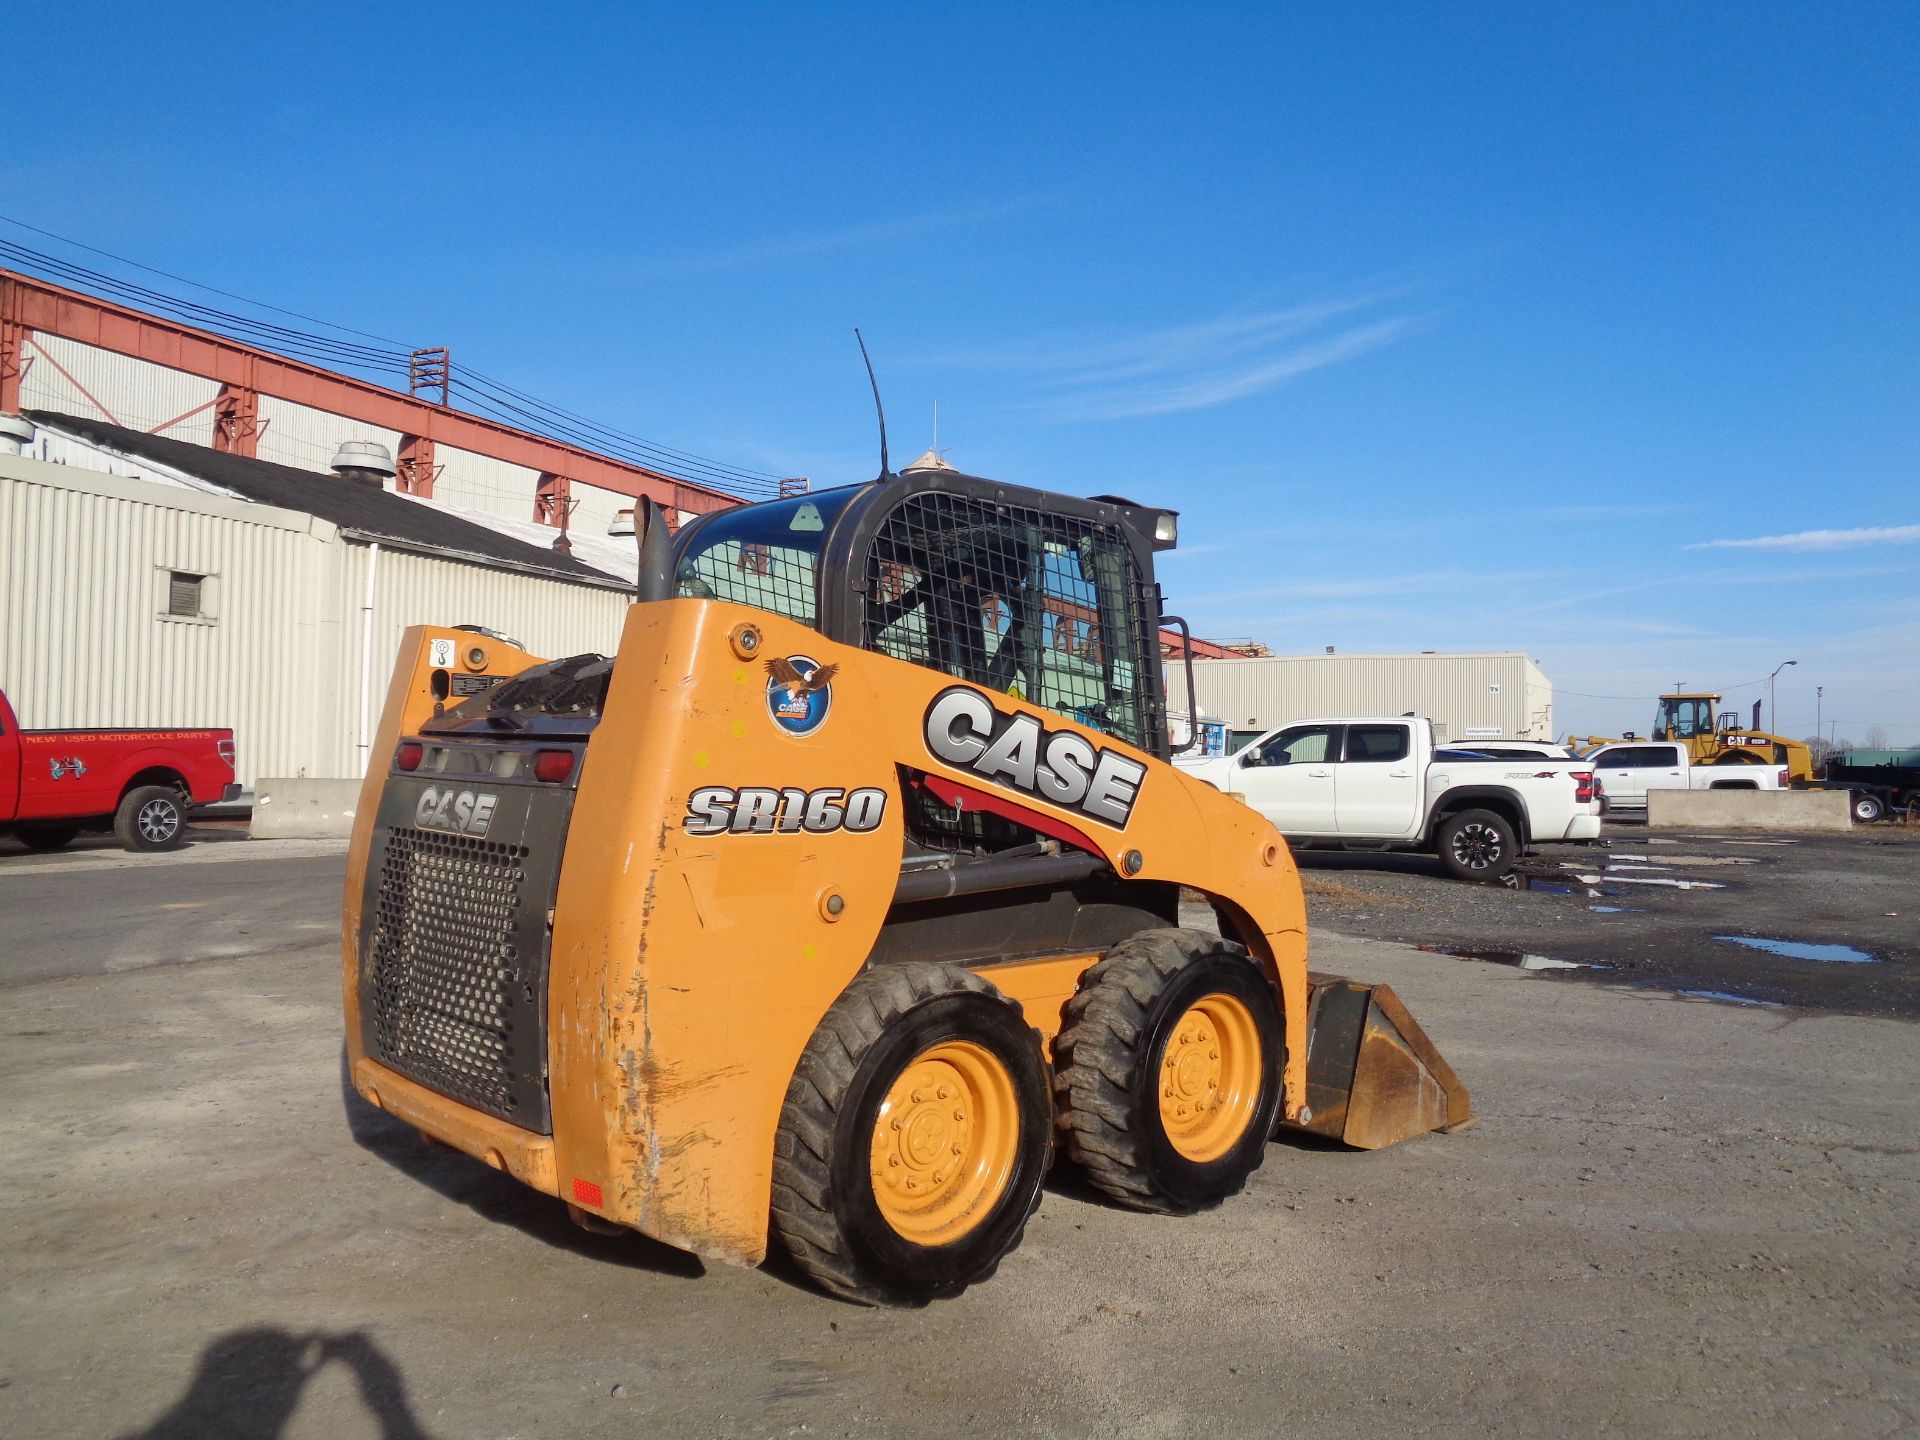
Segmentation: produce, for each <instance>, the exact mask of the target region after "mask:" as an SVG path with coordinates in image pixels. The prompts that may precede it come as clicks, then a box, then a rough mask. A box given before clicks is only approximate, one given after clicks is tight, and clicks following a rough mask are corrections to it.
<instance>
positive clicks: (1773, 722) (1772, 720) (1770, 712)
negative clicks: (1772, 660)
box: [1767, 660, 1800, 735]
mask: <svg viewBox="0 0 1920 1440" xmlns="http://www.w3.org/2000/svg"><path fill="white" fill-rule="evenodd" d="M1799 663H1800V662H1799V661H1798V660H1782V661H1781V662H1780V663H1779V664H1778V665H1776V666H1774V667H1773V674H1772V675H1769V676H1768V677H1767V730H1768V733H1770V734H1773V735H1778V734H1779V733H1780V730H1779V725H1780V716H1779V715H1778V714H1777V713H1776V712H1775V710H1774V706H1773V698H1774V684H1773V682H1774V680H1775V679H1776V678H1777V677H1778V676H1779V674H1780V672H1781V671H1782V670H1784V669H1786V668H1787V666H1789V665H1798V664H1799Z"/></svg>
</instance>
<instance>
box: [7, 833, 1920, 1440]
mask: <svg viewBox="0 0 1920 1440" xmlns="http://www.w3.org/2000/svg"><path fill="white" fill-rule="evenodd" d="M259 853H262V852H256V851H253V850H252V849H251V848H248V849H244V850H243V849H240V848H235V849H234V850H233V852H232V854H233V857H234V858H233V859H232V861H230V862H229V861H219V862H208V861H199V862H188V861H186V860H185V859H180V860H177V861H174V862H165V861H162V862H160V863H142V864H138V865H134V866H127V867H118V868H114V869H102V870H100V871H98V872H93V871H73V870H65V871H59V870H53V871H51V872H50V873H43V874H39V875H35V874H31V873H29V870H30V869H32V868H37V862H36V863H35V865H34V866H31V867H28V868H23V869H21V870H18V871H15V870H11V869H9V868H8V866H7V865H6V864H5V863H0V914H4V915H5V923H6V925H7V927H8V928H7V929H6V931H5V940H4V944H5V946H6V950H5V964H6V965H7V966H8V967H13V968H16V970H17V967H18V966H20V965H21V964H22V963H23V959H22V957H23V955H24V957H25V960H24V963H25V964H28V965H44V964H45V962H43V961H40V960H39V959H37V958H36V956H37V952H38V951H39V950H40V949H41V948H44V946H45V945H47V944H49V943H51V944H56V945H59V946H65V945H66V943H67V942H66V941H65V940H64V939H60V940H55V939H53V937H57V936H61V935H62V933H63V932H64V931H65V930H67V929H68V928H70V927H73V926H76V925H83V926H94V925H98V926H100V927H101V928H100V930H99V931H98V932H97V933H99V934H100V935H102V936H105V935H109V934H111V933H113V932H114V930H115V929H116V928H117V927H124V926H126V925H128V924H136V923H141V922H142V921H144V922H146V924H147V928H146V929H145V930H144V931H143V932H142V933H144V934H146V935H148V936H149V946H150V949H151V950H152V952H153V953H154V954H156V955H170V956H174V957H176V958H175V959H174V960H173V961H172V962H171V963H169V962H167V961H165V960H156V961H155V962H154V963H148V964H141V965H137V966H135V967H134V968H130V969H120V970H115V971H112V972H106V971H105V970H104V966H102V965H97V964H93V963H91V962H89V961H86V960H85V959H84V958H72V957H70V958H69V960H68V961H66V962H63V966H55V967H52V968H54V969H56V970H59V971H60V973H61V974H62V975H63V978H58V979H43V980H37V981H35V980H24V979H20V978H19V977H18V975H17V974H16V977H15V983H13V984H11V985H10V986H9V987H7V988H5V989H0V1035H4V1036H5V1042H4V1044H3V1045H0V1105H4V1107H5V1111H6V1113H7V1115H8V1117H9V1123H8V1124H7V1126H6V1127H4V1129H0V1176H3V1177H4V1179H0V1226H4V1227H5V1233H6V1234H7V1235H8V1237H9V1240H10V1242H11V1243H9V1244H8V1245H7V1246H5V1247H0V1434H8V1435H21V1436H34V1437H64V1436H106V1435H112V1436H126V1437H142V1440H185V1437H201V1436H209V1437H212V1436H226V1435H237V1436H245V1437H249V1440H301V1437H308V1436H327V1437H340V1440H356V1437H371V1436H389V1437H391V1436H400V1437H409V1440H423V1437H429V1436H431V1437H440V1440H452V1437H470V1436H471V1437H500V1440H509V1437H520V1440H525V1437H536V1436H538V1437H555V1440H560V1437H566V1440H572V1437H596V1436H608V1437H612V1436H620V1437H631V1436H640V1435H661V1436H668V1435H671V1436H683V1435H684V1436H787V1435H824V1436H853V1437H883V1436H900V1435H929V1436H931V1435H938V1436H953V1435H957V1434H971V1435H995V1436H999V1435H1033V1436H1060V1437H1069V1436H1072V1437H1079V1436H1109V1435H1112V1436H1136V1435H1137V1436H1156V1437H1158V1436H1167V1437H1172V1436H1180V1437H1187V1436H1191V1435H1194V1434H1196V1433H1198V1434H1214V1435H1223V1436H1228V1435H1269V1434H1279V1433H1296V1432H1297V1433H1305V1434H1315V1435H1327V1436H1367V1437H1373V1436H1380V1435H1438V1436H1454V1435H1460V1436H1487V1435H1513V1436H1533V1435H1562V1434H1600V1433H1606V1434H1622V1435H1656V1434H1658V1435H1666V1434H1684V1435H1710V1436H1721V1435H1725V1436H1748V1435H1781V1436H1787V1435H1792V1436H1795V1437H1807V1436H1849V1437H1851V1436H1863V1435H1898V1434H1912V1433H1915V1432H1916V1427H1920V1380H1916V1378H1915V1377H1916V1374H1920V1365H1916V1363H1915V1362H1916V1360H1917V1359H1920V1356H1916V1354H1915V1341H1916V1334H1917V1333H1920V1279H1917V1278H1916V1277H1920V1253H1916V1251H1917V1250H1920V1244H1917V1242H1916V1231H1915V1227H1914V1224H1913V1218H1912V1217H1913V1216H1914V1215H1915V1214H1916V1213H1920V1144H1917V1143H1916V1136H1920V1046H1916V1045H1915V1044H1914V1036H1915V1032H1914V1029H1913V1026H1912V1025H1911V1024H1910V1023H1907V1022H1904V1021H1898V1020H1890V1019H1884V1018H1867V1017H1861V1016H1853V1015H1844V1014H1834V1013H1822V1012H1818V1011H1810V1012H1804V1013H1803V1012H1800V1011H1792V1010H1787V1011H1783V1010H1776V1009H1772V1008H1767V1007H1759V1006H1750V1005H1742V1004H1733V1003H1719V1002H1716V1001H1712V1000H1705V999H1693V998H1686V997H1681V996H1677V995H1675V994H1674V993H1673V992H1671V991H1667V990H1663V989H1658V988H1635V986H1634V985H1633V984H1631V983H1627V984H1621V983H1609V982H1607V981H1606V980H1605V979H1604V978H1599V979H1594V980H1591V981H1588V982H1584V983H1575V984H1568V983H1565V981H1564V979H1563V978H1561V976H1562V973H1563V972H1553V971H1531V970H1524V969H1519V968H1515V967H1510V966H1504V965H1494V964H1479V963H1468V962H1462V961H1459V960H1455V959H1453V958H1451V957H1448V956H1444V955H1438V954H1433V953H1427V952H1421V951H1418V950H1415V949H1412V948H1409V947H1407V946H1404V945H1400V944H1395V943H1390V942H1386V941H1381V940H1374V939H1365V938H1356V937H1353V936H1350V935H1342V934H1340V933H1338V932H1337V931H1336V930H1335V929H1333V928H1331V927H1330V926H1329V925H1328V924H1327V923H1326V922H1325V920H1324V919H1322V920H1320V921H1318V922H1316V929H1315V934H1314V959H1315V964H1316V967H1317V968H1322V969H1328V970H1335V971H1339V972H1343V973H1346V974H1350V975H1354V976H1357V977H1361V978H1365V979H1370V980H1376V981H1388V982H1391V983H1392V984H1393V985H1394V986H1395V988H1396V989H1397V990H1398V991H1399V992H1400V994H1401V996H1402V998H1403V999H1404V1000H1406V1002H1407V1003H1408V1005H1409V1007H1410V1008H1411V1009H1412V1011H1413V1013H1414V1014H1415V1015H1416V1016H1417V1017H1418V1018H1419V1019H1420V1021H1421V1022H1422V1024H1423V1025H1424V1026H1425V1028H1426V1029H1427V1031H1428V1032H1429V1034H1430V1035H1431V1036H1432V1037H1433V1038H1434V1040H1435V1041H1436V1043H1437V1044H1438V1045H1439V1046H1440V1047H1441V1049H1442V1050H1443V1051H1444V1052H1445V1053H1446V1055H1447V1056H1448V1058H1449V1059H1450V1060H1451V1061H1452V1063H1453V1064H1454V1066H1455V1067H1456V1068H1457V1069H1458V1070H1459V1072H1460V1073H1461V1075H1462V1077H1463V1078H1464V1079H1465V1080H1466V1081H1467V1083H1468V1084H1469V1085H1470V1086H1471V1087H1472V1088H1473V1093H1474V1109H1475V1112H1476V1114H1477V1115H1478V1117H1479V1123H1478V1124H1477V1125H1476V1127H1475V1128H1473V1129H1471V1130H1469V1131H1467V1132H1465V1133H1464V1134H1459V1135H1453V1136H1429V1137H1425V1138H1422V1139H1419V1140H1415V1141H1411V1142H1408V1143H1406V1144H1403V1145H1400V1146H1396V1147H1394V1148H1392V1149H1389V1150H1384V1151H1379V1152H1375V1153H1372V1154H1359V1153H1355V1152H1349V1151H1345V1150H1341V1149H1338V1148H1335V1147H1331V1146H1326V1145H1321V1144H1315V1143H1307V1142H1299V1141H1285V1142H1280V1143H1276V1144H1274V1145H1272V1146H1270V1147H1269V1150H1268V1155H1267V1160H1266V1163H1265V1165H1264V1166H1263V1168H1262V1169H1261V1170H1260V1171H1259V1172H1258V1173H1257V1174H1256V1175H1255V1176H1254V1177H1253V1179H1252V1181H1251V1182H1250V1184H1249V1185H1248V1187H1247V1189H1246V1191H1245V1192H1244V1193H1242V1194H1241V1195H1238V1196H1236V1197H1234V1198H1232V1199H1230V1200H1229V1201H1228V1202H1227V1203H1226V1204H1224V1205H1223V1206H1221V1207H1220V1208H1219V1209H1217V1210H1214V1211H1211V1212H1209V1213H1206V1214H1203V1215H1198V1216H1193V1217H1187V1218H1168V1217H1156V1216H1143V1215H1138V1214H1133V1213H1130V1212H1125V1211H1120V1210H1117V1209H1114V1208H1112V1207H1111V1206H1109V1205H1107V1204H1105V1203H1104V1202H1103V1201H1101V1200H1100V1199H1099V1198H1098V1196H1097V1195H1095V1194H1094V1193H1093V1192H1091V1191H1090V1190H1089V1189H1087V1187H1085V1186H1084V1185H1083V1184H1081V1183H1080V1182H1079V1181H1078V1180H1077V1179H1076V1178H1075V1176H1074V1174H1073V1172H1072V1170H1071V1168H1070V1167H1067V1166H1065V1165H1064V1164H1063V1165H1062V1166H1061V1167H1059V1168H1058V1169H1057V1170H1056V1175H1055V1178H1054V1180H1053V1181H1052V1183H1051V1184H1050V1186H1049V1189H1048V1192H1047V1194H1046V1196H1045V1197H1044V1199H1043V1201H1042V1204H1041V1207H1040V1210H1039V1212H1038V1214H1037V1215H1036V1217H1035V1219H1034V1221H1033V1223H1032V1225H1031V1226H1030V1227H1029V1230H1028V1234H1027V1239H1026V1242H1025V1244H1024V1245H1023V1246H1022V1247H1021V1248H1020V1249H1019V1250H1018V1251H1016V1252H1015V1253H1014V1254H1013V1255H1011V1256H1010V1257H1008V1259H1007V1261H1006V1262H1005V1263H1004V1264H1003V1265H1002V1266H1001V1267H1000V1270H999V1273H998V1274H997V1275H996V1276H995V1277H994V1278H993V1279H992V1280H991V1281H990V1282H988V1283H986V1284H983V1285H980V1286H977V1287H975V1288H974V1289H973V1290H971V1291H969V1292H968V1293H967V1294H966V1295H964V1296H962V1297H960V1298H958V1299H956V1300H952V1301H947V1302H943V1303H941V1304H937V1305H934V1306H932V1307H929V1308H927V1309H925V1310H920V1311H908V1312H897V1311H871V1310H862V1309H858V1308H854V1307H851V1306H848V1305H845V1304H841V1303H839V1302H836V1301H832V1300H829V1299H827V1298H825V1297H823V1296H821V1295H819V1294H818V1293H817V1292H815V1291H813V1290H811V1289H810V1288H808V1287H807V1286H806V1285H805V1284H804V1283H803V1282H802V1281H801V1280H800V1279H799V1278H798V1277H797V1276H796V1274H795V1273H794V1272H793V1271H792V1269H791V1268H790V1267H788V1266H786V1265H783V1264H780V1263H777V1262H776V1263H774V1264H772V1265H770V1266H769V1267H767V1268H765V1269H762V1270H758V1271H747V1270H733V1269H727V1268H724V1267H716V1266H711V1265H705V1264H703V1263H702V1262H700V1261H698V1260H696V1259H693V1258H692V1257H689V1256H686V1255H684V1254H681V1253H680V1252H677V1251H674V1250H671V1249H668V1248H666V1247H664V1246H660V1245H657V1244H654V1243H652V1242H649V1241H647V1240H645V1239H643V1238H641V1237H638V1236H633V1235H622V1236H613V1237H599V1236H590V1235H587V1234H584V1233H582V1232H580V1231H578V1230H576V1229H574V1228H573V1227H572V1226H571V1224H570V1223H569V1222H568V1221H567V1219H566V1218H565V1213H564V1210H563V1209H562V1207H561V1206H560V1205H559V1204H558V1203H557V1202H555V1201H552V1200H550V1199H548V1198H546V1197H543V1196H540V1195H537V1194H535V1193H533V1192H531V1191H528V1190H526V1189H524V1188H523V1187H521V1186H519V1185H517V1184H515V1183H514V1182H512V1181H511V1180H508V1179H506V1178H505V1177H503V1176H501V1175H499V1174H497V1173H495V1172H493V1171H491V1170H489V1169H487V1168H486V1167H485V1166H483V1165H480V1164H478V1163H476V1162H474V1161H471V1160H469V1159H467V1158H466V1157H464V1156H460V1155H456V1154H452V1153H448V1152H445V1151H441V1150H436V1149H432V1148H429V1147H427V1146H425V1145H424V1144H422V1143H421V1142H420V1140H419V1139H418V1138H417V1137H416V1136H414V1135H413V1134H412V1132H411V1131H410V1130H408V1129H407V1128H406V1127H405V1126H403V1125H400V1124H398V1123H397V1122H395V1121H393V1120H392V1119H391V1118H390V1117H388V1116H385V1115H382V1114H380V1113H379V1112H376V1111H373V1110H370V1109H369V1108H367V1107H366V1106H365V1105H363V1104H362V1103H360V1102H359V1101H358V1100H357V1098H355V1097H353V1096H352V1095H351V1092H350V1091H347V1090H345V1089H343V1086H342V1076H341V1043H340V1012H339V1005H340V1000H339V984H340V982H339V968H338V966H339V959H338V948H337V944H336V942H335V940H334V937H333V934H332V932H331V921H332V919H333V915H334V907H335V906H336V905H337V896H338V887H339V866H340V863H341V862H340V860H339V858H338V857H337V856H335V857H312V856H309V857H304V858H300V859H296V860H292V861H280V860H273V859H259V858H254V857H255V855H256V854H259ZM243 857H244V858H243ZM96 873H97V879H98V882H99V888H98V889H97V890H92V889H88V888H87V887H86V884H85V882H86V881H87V880H88V879H89V877H95V876H96ZM1310 878H1311V877H1310ZM1343 878H1344V877H1343ZM56 882H58V883H56ZM163 896H165V897H170V898H168V899H162V898H161V897H163ZM1485 898H1486V899H1488V901H1489V902H1490V903H1497V902H1498V901H1499V900H1501V899H1502V898H1504V899H1506V900H1510V901H1511V900H1519V901H1530V900H1531V899H1535V898H1542V897H1529V896H1525V895H1513V894H1506V893H1505V892H1500V893H1498V894H1495V893H1492V892H1489V893H1488V894H1487V895H1486V897H1485ZM1545 898H1555V899H1559V898H1566V897H1545ZM162 904H176V905H186V906H191V907H193V908H190V909H183V910H163V909H159V908H158V907H159V906H160V905H162ZM1315 905H1316V909H1321V910H1323V909H1324V907H1323V905H1322V902H1320V901H1316V902H1315ZM116 907H117V908H116ZM96 910H97V911H98V912H99V913H97V914H95V913H89V912H91V911H96ZM303 924H327V925H328V926H329V931H328V933H325V934H322V933H321V932H319V931H309V932H304V933H306V934H307V936H308V937H309V938H308V940H307V942H306V943H297V942H291V943H290V942H289V935H290V934H292V935H298V934H299V933H302V932H298V931H295V930H294V929H293V927H294V926H298V925H303ZM243 928H244V929H245V930H246V932H247V933H246V934H245V935H244V936H242V935H241V933H240V932H241V930H242V929H243ZM190 941H191V942H193V943H192V944H190V943H189V942H190ZM194 944H198V945H199V946H200V948H199V949H194V948H193V945H194ZM215 944H218V945H227V944H231V945H234V946H235V947H236V948H235V950H234V951H233V952H232V953H227V954H211V953H209V952H208V950H207V949H206V947H207V946H209V945H215ZM23 946H24V947H25V948H24V951H23V949H22V947H23ZM1896 963H1904V962H1896Z"/></svg>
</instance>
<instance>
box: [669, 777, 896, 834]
mask: <svg viewBox="0 0 1920 1440" xmlns="http://www.w3.org/2000/svg"><path fill="white" fill-rule="evenodd" d="M886 813H887V792H886V791H884V790H853V791H847V790H842V789H841V788H840V787H839V786H837V785H829V786H827V787H825V788H824V789H820V790H770V789H766V788H763V787H758V786H752V785H748V786H744V787H742V788H741V789H738V790H733V789H729V788H728V787H727V786H724V785H709V786H707V787H705V788H704V789H700V790H696V791H694V792H693V794H691V795H689V796H688V797H687V816H686V819H685V820H683V821H682V822H681V825H682V828H683V829H685V830H686V832H687V834H689V835H798V834H800V833H802V832H805V833H806V834H809V835H831V834H832V833H833V832H834V831H836V830H845V831H847V832H848V833H850V834H854V835H864V834H866V833H867V832H868V831H870V830H878V829H879V828H880V819H881V817H882V816H883V815H885V814H886Z"/></svg>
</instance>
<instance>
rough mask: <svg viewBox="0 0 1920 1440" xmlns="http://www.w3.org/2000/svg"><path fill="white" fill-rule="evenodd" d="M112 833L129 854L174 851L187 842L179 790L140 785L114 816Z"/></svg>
mask: <svg viewBox="0 0 1920 1440" xmlns="http://www.w3.org/2000/svg"><path fill="white" fill-rule="evenodd" d="M113 833H114V834H115V835H117V836H118V837H119V839H120V843H121V844H122V845H124V846H126V848H127V849H129V850H177V849H179V848H180V845H181V843H182V842H183V841H184V840H185V839H186V838H187V807H186V805H185V803H184V802H182V800H181V799H180V792H179V791H178V790H172V789H169V788H168V787H167V786H165V785H142V786H140V787H139V788H138V789H137V790H129V791H128V792H127V793H126V796H125V797H124V798H123V799H122V800H121V801H120V808H119V809H118V810H117V811H115V812H114V816H113Z"/></svg>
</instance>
